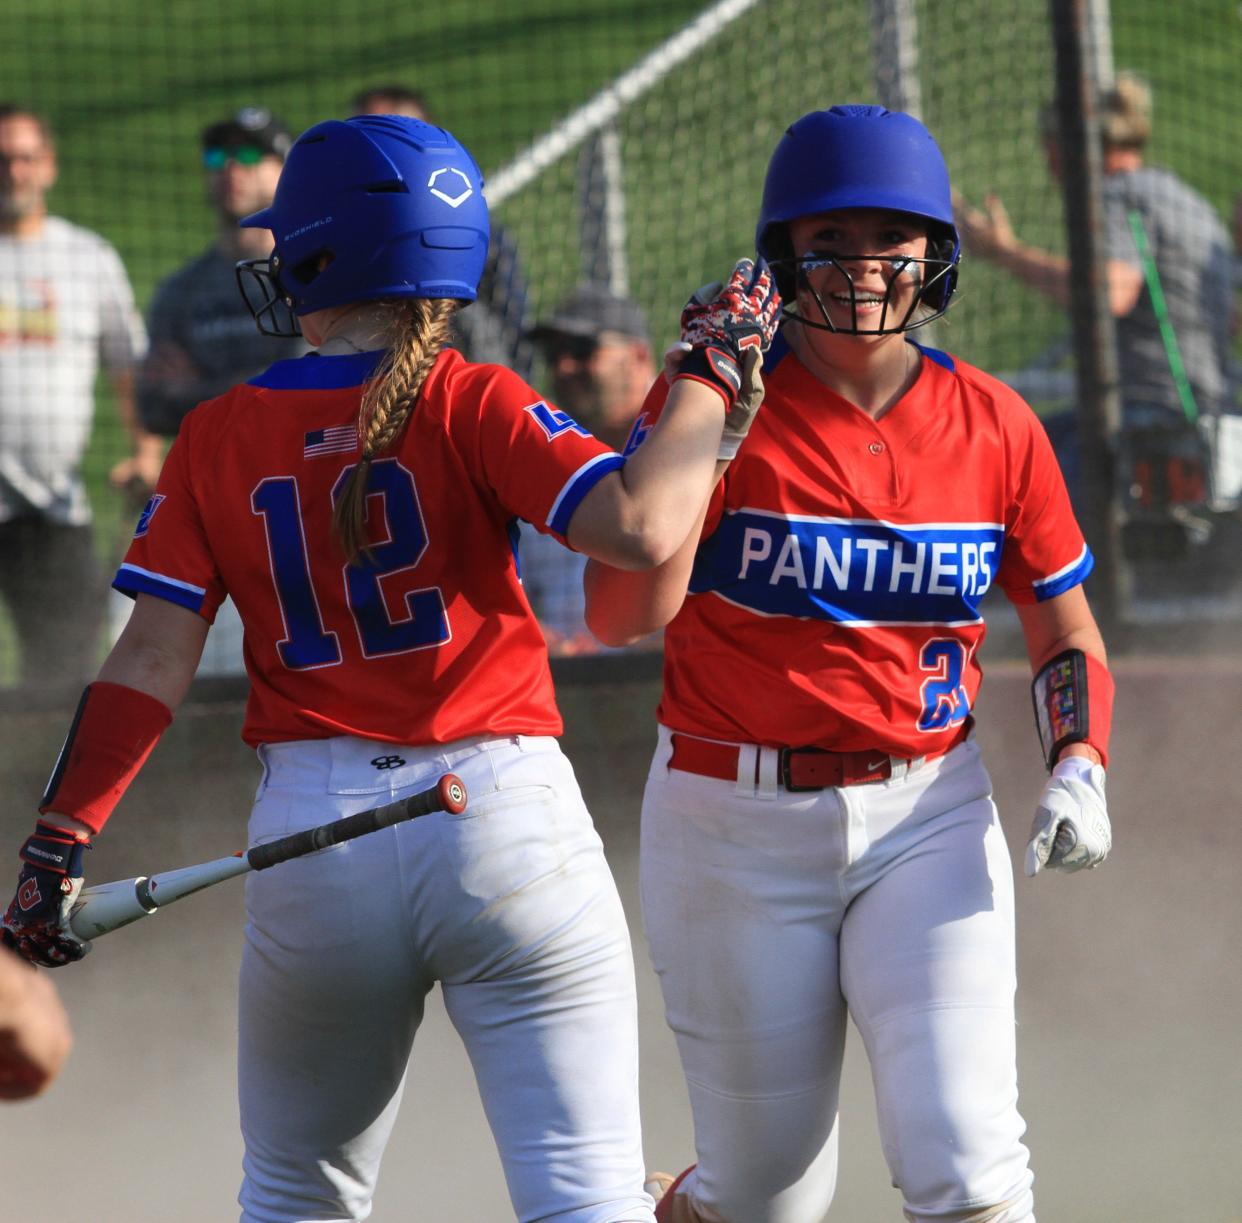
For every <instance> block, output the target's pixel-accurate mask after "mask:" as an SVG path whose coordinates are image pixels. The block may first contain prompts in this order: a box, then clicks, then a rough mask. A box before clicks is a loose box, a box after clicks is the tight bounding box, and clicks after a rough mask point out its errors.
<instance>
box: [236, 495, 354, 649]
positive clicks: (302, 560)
mask: <svg viewBox="0 0 1242 1223" xmlns="http://www.w3.org/2000/svg"><path fill="white" fill-rule="evenodd" d="M250 506H251V508H252V509H253V510H254V512H255V513H256V514H262V515H263V525H264V527H265V528H266V530H267V556H268V561H269V562H270V564H271V566H272V581H273V582H274V584H275V586H276V599H277V601H278V602H279V603H280V614H281V615H282V616H283V617H284V620H285V638H284V640H283V641H279V642H277V643H276V651H277V653H278V654H279V655H280V661H281V662H283V663H284V664H285V666H286V667H288V668H289V669H290V670H293V671H302V670H306V669H308V668H310V667H330V666H332V665H334V664H335V663H338V662H340V661H341V645H340V642H339V641H338V640H337V636H336V634H335V633H330V632H328V630H327V629H325V628H324V624H323V615H322V614H321V613H320V611H319V599H318V597H317V596H316V595H315V587H314V586H313V585H312V584H311V575H310V562H309V560H308V559H307V552H306V536H305V535H304V534H303V533H302V502H301V499H300V498H299V496H298V482H297V481H296V480H295V479H294V478H293V477H292V476H273V477H272V478H271V479H267V480H263V481H262V482H261V483H260V484H259V485H258V486H257V487H256V488H255V490H254V492H252V493H251V494H250Z"/></svg>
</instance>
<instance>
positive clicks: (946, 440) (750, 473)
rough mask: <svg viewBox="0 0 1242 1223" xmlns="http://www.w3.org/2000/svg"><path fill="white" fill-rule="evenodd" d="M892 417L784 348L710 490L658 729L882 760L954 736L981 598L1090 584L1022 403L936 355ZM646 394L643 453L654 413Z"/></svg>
mask: <svg viewBox="0 0 1242 1223" xmlns="http://www.w3.org/2000/svg"><path fill="white" fill-rule="evenodd" d="M916 347H918V348H919V351H920V354H921V358H922V368H921V371H920V373H919V377H918V380H917V381H916V383H915V384H914V386H913V387H912V388H911V389H910V391H909V392H908V393H907V394H906V395H905V396H904V397H903V398H902V399H901V400H900V401H899V402H898V403H897V404H896V405H894V407H893V408H891V409H890V410H889V411H888V412H887V413H885V415H884V417H883V418H882V419H881V420H879V421H876V420H873V419H872V418H871V417H870V416H868V415H867V414H866V413H865V412H862V411H861V410H860V409H858V408H857V407H855V406H854V405H853V404H850V403H848V402H847V401H846V400H844V399H842V398H841V397H840V396H838V395H836V394H834V393H833V392H832V391H830V390H829V389H828V388H827V387H825V386H824V385H823V384H822V383H820V382H819V381H818V380H817V379H816V378H815V377H814V376H813V375H812V374H811V373H809V372H808V371H807V369H806V367H805V366H803V365H802V363H801V362H800V361H799V360H798V358H797V357H796V356H795V355H794V354H793V353H792V352H791V351H790V350H789V348H788V346H787V344H786V343H785V340H784V337H783V336H779V335H778V337H777V340H776V342H775V343H774V344H773V346H772V349H771V351H770V352H769V353H768V355H767V359H766V361H765V369H764V382H765V385H766V388H767V394H766V398H765V401H764V406H763V408H762V409H761V411H760V412H759V415H758V416H757V418H756V419H755V423H754V426H753V427H752V429H751V431H750V434H749V436H748V437H747V439H746V441H745V442H744V443H743V444H742V447H741V450H740V451H739V453H738V456H737V458H736V459H734V461H733V463H732V464H731V465H730V467H729V469H728V471H727V472H726V473H725V476H724V478H723V480H722V481H721V482H720V483H719V484H718V485H717V487H716V490H715V493H714V494H713V500H712V503H711V506H710V508H709V512H708V517H707V522H706V524H705V526H704V529H703V537H702V540H701V542H700V544H699V548H698V552H697V555H696V558H695V564H694V571H693V576H692V578H691V582H690V593H689V595H688V597H687V599H686V602H685V604H684V605H683V607H682V609H681V611H680V612H679V613H678V615H677V617H676V618H675V619H674V620H673V622H672V623H671V624H670V625H669V626H668V628H667V629H666V631H665V638H664V651H665V661H664V693H663V697H662V699H661V701H660V707H659V717H660V721H661V722H663V723H664V724H665V725H667V726H669V727H671V728H672V729H673V730H678V731H683V732H685V733H688V734H693V735H698V736H701V737H703V738H708V739H719V740H724V741H728V742H739V743H759V744H763V745H765V746H769V747H819V748H825V749H829V750H834V751H865V750H870V749H877V750H880V751H884V752H887V753H888V754H890V755H894V756H900V757H916V756H922V755H932V754H936V753H937V752H938V751H940V750H943V749H945V748H947V747H949V746H952V744H953V743H954V742H955V741H956V740H957V739H958V738H960V736H961V734H962V732H963V730H964V725H963V724H964V723H965V721H966V718H967V717H968V716H969V714H970V711H971V709H972V707H973V705H974V702H975V698H976V696H977V694H978V691H979V685H980V681H981V679H982V670H981V668H980V665H979V661H978V657H977V654H978V649H979V646H980V645H981V644H982V642H983V638H984V635H985V632H986V629H985V626H984V622H983V617H982V615H981V614H980V610H979V605H980V602H981V600H982V599H983V596H984V595H985V594H986V593H987V591H988V590H989V589H990V588H991V587H992V586H993V584H996V585H998V586H999V587H1000V588H1001V589H1002V590H1003V591H1004V592H1005V594H1006V595H1007V596H1008V598H1009V599H1010V600H1012V601H1013V602H1015V603H1033V602H1035V601H1038V600H1044V599H1050V598H1054V597H1055V596H1057V595H1060V594H1063V593H1064V592H1065V591H1067V590H1069V589H1071V588H1072V587H1073V586H1076V585H1077V584H1079V583H1080V582H1082V581H1083V580H1084V579H1085V578H1086V576H1087V574H1088V573H1090V571H1091V567H1092V558H1091V553H1090V551H1089V550H1088V548H1087V545H1086V543H1085V542H1084V540H1083V536H1082V532H1081V530H1080V529H1079V527H1078V524H1077V522H1076V521H1075V519H1074V514H1073V511H1072V509H1071V508H1070V501H1069V496H1068V494H1067V492H1066V489H1065V482H1064V480H1063V479H1062V476H1061V472H1060V468H1059V467H1058V465H1057V462H1056V459H1055V457H1054V455H1053V452H1052V448H1051V446H1050V445H1049V442H1048V439H1047V436H1046V434H1045V432H1044V429H1043V427H1042V426H1041V425H1040V423H1039V420H1038V418H1037V417H1036V416H1035V414H1034V413H1033V412H1032V411H1031V409H1030V407H1028V405H1027V404H1026V403H1025V402H1024V401H1023V400H1022V399H1021V398H1020V397H1019V396H1018V395H1017V394H1016V393H1015V392H1013V391H1012V390H1010V389H1009V388H1008V387H1007V386H1005V385H1004V384H1003V383H1001V382H1000V381H998V380H997V379H995V378H992V377H990V376H989V375H987V374H985V373H983V372H982V371H980V370H978V369H975V368H973V367H971V366H969V365H967V364H965V363H964V362H962V361H959V360H957V359H956V358H954V357H952V356H950V355H948V354H947V353H943V352H939V351H938V350H935V349H930V348H924V347H921V346H918V345H916ZM666 394H667V386H666V384H665V381H664V379H663V378H661V379H659V380H658V381H657V383H656V385H655V386H654V387H653V388H652V390H651V392H650V394H649V396H648V400H647V403H646V404H645V405H644V411H643V414H642V416H641V417H640V419H639V422H638V427H637V428H636V431H635V434H636V436H635V437H634V439H633V440H634V442H638V441H640V440H641V433H642V430H643V429H644V428H646V427H647V426H649V425H650V423H652V422H653V421H654V420H655V419H656V418H657V417H658V415H659V412H660V410H661V408H662V406H663V403H664V398H665V396H666Z"/></svg>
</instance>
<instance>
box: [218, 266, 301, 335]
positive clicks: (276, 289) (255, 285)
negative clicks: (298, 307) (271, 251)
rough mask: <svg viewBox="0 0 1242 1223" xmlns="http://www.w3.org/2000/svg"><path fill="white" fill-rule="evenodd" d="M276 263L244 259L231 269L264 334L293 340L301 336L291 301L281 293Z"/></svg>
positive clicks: (247, 305)
mask: <svg viewBox="0 0 1242 1223" xmlns="http://www.w3.org/2000/svg"><path fill="white" fill-rule="evenodd" d="M278 266H279V260H277V259H276V258H275V257H274V256H273V257H272V258H269V259H243V260H241V261H240V262H239V263H238V264H237V265H236V267H235V269H234V274H235V275H236V277H237V288H238V290H239V291H240V292H241V295H242V301H244V302H245V303H246V309H247V310H249V311H250V314H251V317H253V319H254V321H255V323H256V325H257V326H258V328H259V331H260V332H262V334H263V335H270V336H278V337H283V338H286V339H292V338H293V337H294V336H300V335H301V334H302V327H301V325H300V324H299V323H298V317H297V315H296V314H294V313H293V302H292V299H291V298H290V297H288V296H287V295H286V294H284V293H283V292H282V291H281V287H280V278H279V276H278V275H277V267H278Z"/></svg>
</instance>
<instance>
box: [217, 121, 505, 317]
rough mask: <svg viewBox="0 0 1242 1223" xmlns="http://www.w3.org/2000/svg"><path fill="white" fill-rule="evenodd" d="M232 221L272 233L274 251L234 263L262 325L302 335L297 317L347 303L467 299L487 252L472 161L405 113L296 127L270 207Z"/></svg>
mask: <svg viewBox="0 0 1242 1223" xmlns="http://www.w3.org/2000/svg"><path fill="white" fill-rule="evenodd" d="M459 167H460V168H459ZM420 183H422V184H424V186H423V189H422V190H419V186H418V184H420ZM445 205H448V207H449V208H451V209H452V210H453V216H452V219H451V224H448V225H446V224H445V221H446V220H447V219H448V218H447V217H446V214H445V212H444V207H445ZM239 223H240V224H241V225H242V226H244V227H246V228H249V229H268V230H271V232H272V234H273V236H274V237H275V240H276V245H275V249H274V250H273V251H272V254H271V257H270V258H269V259H243V260H242V261H241V262H240V263H239V264H238V265H237V281H238V285H239V287H240V288H241V291H242V295H243V297H244V298H245V301H246V305H247V306H248V307H249V309H250V312H251V313H252V314H253V315H254V317H255V321H256V323H257V324H258V326H259V330H260V331H262V332H264V333H265V334H268V335H297V334H298V330H299V326H298V321H297V320H298V318H299V317H301V316H302V315H304V314H311V313H314V312H315V311H317V310H326V309H329V308H330V307H333V306H341V305H345V304H347V303H349V302H356V301H369V300H381V299H388V298H401V297H426V298H452V299H454V300H456V301H462V302H469V301H474V299H475V297H476V296H477V295H478V286H479V277H480V276H482V274H483V265H484V263H485V262H486V260H487V243H488V232H489V224H488V216H487V200H486V198H485V197H484V195H483V175H482V173H481V172H480V170H479V168H478V165H477V164H476V163H475V161H474V159H473V158H472V157H471V156H470V153H469V151H468V150H467V149H466V148H464V147H463V146H462V145H461V144H459V143H458V142H457V141H456V140H455V139H454V138H453V137H452V136H451V135H450V134H449V133H448V132H446V131H444V130H443V129H442V128H438V127H432V126H430V125H429V124H427V123H423V122H422V121H421V120H418V119H410V118H406V117H404V116H400V115H357V116H355V117H354V118H352V119H347V120H340V119H327V120H325V121H324V122H323V123H317V124H316V125H315V126H314V127H312V128H310V129H308V130H307V131H305V132H303V133H302V135H301V136H299V137H298V139H297V141H296V143H295V144H294V145H293V147H292V148H291V149H290V150H289V156H288V157H287V158H285V164H284V167H283V168H282V169H281V172H280V181H279V182H278V183H277V184H276V195H275V198H274V199H273V200H272V203H271V205H270V206H269V207H267V208H264V209H262V210H261V211H259V212H256V213H253V214H252V215H250V216H248V217H243V218H242V219H241V221H240V222H239Z"/></svg>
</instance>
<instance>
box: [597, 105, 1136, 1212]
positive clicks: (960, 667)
mask: <svg viewBox="0 0 1242 1223" xmlns="http://www.w3.org/2000/svg"><path fill="white" fill-rule="evenodd" d="M756 241H757V245H758V248H759V250H760V252H761V253H762V254H763V255H764V256H766V257H767V259H768V260H769V262H770V266H771V267H772V269H773V272H774V274H775V275H776V277H777V281H778V285H780V286H781V292H782V298H783V299H784V303H785V315H784V321H783V323H782V326H781V328H780V331H779V333H778V334H777V337H776V339H775V341H774V342H773V344H772V346H771V349H770V350H769V351H768V353H767V357H766V360H765V362H764V368H763V381H764V384H765V388H766V396H765V400H764V407H763V411H762V412H761V413H760V414H759V416H758V417H757V418H756V422H755V428H754V429H752V430H751V431H750V432H749V434H748V435H747V437H746V439H745V440H744V441H743V442H742V443H741V445H740V447H739V449H738V452H737V457H736V458H735V460H734V461H733V463H732V464H730V466H729V469H728V471H726V472H725V473H724V476H723V478H722V479H721V481H720V483H719V484H718V485H717V487H716V489H715V490H714V492H713V495H712V498H711V500H710V502H709V504H708V507H707V512H706V515H705V516H704V519H703V526H702V529H701V531H700V532H698V533H696V534H695V535H693V536H692V537H691V538H690V539H689V540H687V542H686V544H685V545H684V546H683V548H682V549H681V550H680V551H679V553H678V555H677V556H676V557H675V558H674V559H673V560H671V561H670V562H668V563H667V564H666V565H664V566H662V567H661V568H660V569H659V570H656V571H653V572H650V573H629V574H627V573H621V572H620V571H618V570H615V569H608V568H606V567H604V566H601V565H598V564H596V563H594V562H592V563H589V564H588V566H587V569H586V579H585V587H586V592H587V623H588V625H589V626H590V627H591V628H592V630H593V631H595V632H596V634H597V635H598V636H599V637H600V639H601V640H602V641H603V642H604V643H605V644H607V645H611V646H623V645H626V644H628V643H629V642H630V641H633V640H635V639H637V638H639V637H641V636H643V635H645V634H646V633H649V632H652V631H654V630H656V629H659V628H661V627H663V628H664V690H663V694H662V696H661V700H660V705H659V709H658V713H657V717H658V720H659V723H660V725H659V728H658V735H657V747H656V751H655V754H654V757H653V760H652V764H651V769H650V772H649V774H648V778H647V785H646V789H645V793H644V798H643V809H642V838H641V853H640V877H641V882H642V900H643V924H644V929H645V931H646V935H647V940H648V943H649V946H650V950H651V959H652V963H653V965H654V966H655V969H656V971H657V973H658V974H659V977H660V985H661V989H662V991H663V995H664V1005H665V1014H666V1016H667V1019H668V1023H669V1026H670V1027H671V1028H672V1029H673V1031H674V1032H675V1034H676V1037H677V1045H678V1051H679V1053H680V1056H681V1061H682V1068H683V1071H684V1075H685V1080H686V1084H687V1089H688V1094H689V1098H690V1105H691V1109H692V1112H693V1116H694V1145H695V1153H696V1157H697V1164H696V1166H695V1167H693V1168H691V1169H687V1170H686V1171H685V1172H684V1173H683V1174H682V1175H681V1176H680V1177H679V1178H677V1179H676V1180H674V1179H673V1178H671V1177H656V1178H653V1180H657V1181H659V1182H660V1185H658V1186H657V1188H659V1187H661V1186H663V1193H662V1196H661V1197H660V1200H659V1204H658V1206H657V1208H656V1219H657V1223H819V1221H820V1220H821V1219H822V1218H823V1217H824V1215H825V1213H826V1212H827V1211H828V1209H829V1206H830V1204H831V1202H832V1197H833V1192H834V1189H835V1181H836V1173H837V1131H838V1097H839V1090H840V1076H841V1067H842V1056H843V1052H844V1047H845V1038H846V1030H847V1020H848V1019H850V1018H852V1020H853V1021H854V1024H855V1026H856V1027H857V1029H858V1031H859V1032H860V1033H861V1035H862V1039H863V1041H864V1043H865V1045H866V1050H867V1055H868V1058H869V1061H870V1066H871V1073H872V1079H873V1083H874V1087H875V1098H876V1116H877V1120H878V1123H879V1128H880V1137H881V1141H882V1144H883V1148H884V1153H885V1156H886V1158H887V1160H888V1164H889V1168H890V1172H891V1175H892V1180H893V1183H894V1185H896V1186H897V1187H898V1188H899V1189H900V1191H901V1194H902V1199H903V1202H902V1206H903V1209H904V1212H905V1216H906V1218H907V1219H909V1220H910V1221H911V1223H1034V1217H1035V1216H1034V1196H1033V1191H1032V1174H1031V1170H1030V1167H1029V1160H1028V1153H1027V1149H1026V1147H1025V1145H1024V1143H1023V1142H1022V1135H1023V1130H1024V1123H1023V1120H1022V1117H1021V1115H1020V1113H1019V1111H1018V1088H1017V1059H1016V1048H1015V1031H1014V1029H1015V1024H1014V993H1015V987H1016V973H1015V938H1014V905H1013V878H1012V868H1011V866H1010V860H1009V852H1008V849H1007V847H1006V844H1005V836H1004V832H1003V830H1002V828H1001V825H1000V822H999V818H998V813H997V810H996V807H995V804H994V803H993V801H992V785H991V781H990V778H989V776H988V772H987V769H986V767H985V765H984V762H983V760H982V756H981V753H980V749H979V744H978V743H977V741H976V740H975V737H974V734H973V718H974V714H973V710H974V708H975V704H976V698H977V696H978V692H979V688H980V684H981V681H982V670H981V667H980V663H979V657H978V655H979V651H980V649H981V647H982V645H983V642H984V636H985V632H986V629H985V625H984V620H983V615H982V609H981V602H982V600H983V598H984V596H985V594H986V593H987V591H988V590H989V589H990V588H991V587H992V586H999V587H1000V588H1001V589H1002V591H1003V592H1004V593H1005V595H1006V596H1007V597H1008V598H1009V600H1010V601H1011V602H1012V603H1013V604H1014V605H1015V608H1016V611H1017V614H1018V618H1019V620H1020V622H1021V625H1022V629H1023V633H1024V635H1025V639H1026V646H1027V650H1028V653H1029V655H1030V658H1031V661H1032V664H1033V673H1034V686H1033V693H1034V699H1035V708H1036V712H1037V723H1038V736H1039V741H1040V744H1041V746H1042V747H1043V750H1044V755H1045V760H1046V763H1047V765H1048V768H1049V769H1050V770H1051V771H1052V776H1051V778H1050V779H1049V780H1048V782H1047V783H1046V785H1045V787H1044V790H1043V792H1042V794H1041V795H1040V797H1039V799H1038V802H1037V806H1036V817H1035V820H1034V822H1033V826H1032V831H1031V838H1030V842H1029V844H1028V847H1027V855H1026V866H1027V871H1028V873H1031V874H1034V873H1036V872H1038V871H1039V870H1041V869H1044V868H1045V867H1052V868H1054V869H1058V868H1059V869H1064V870H1078V869H1081V868H1084V867H1092V866H1095V865H1098V864H1099V863H1100V862H1101V861H1103V859H1104V857H1105V855H1106V854H1107V853H1108V851H1109V847H1110V845H1111V832H1110V829H1109V822H1108V815H1107V811H1106V805H1105V799H1104V767H1103V766H1104V764H1105V763H1106V753H1107V747H1108V732H1109V717H1110V710H1111V701H1112V680H1111V678H1110V677H1109V674H1108V670H1107V667H1106V664H1105V651H1104V645H1103V642H1102V640H1101V638H1100V633H1099V630H1098V628H1097V627H1096V624H1095V621H1094V619H1093V617H1092V615H1091V612H1090V609H1089V607H1088V604H1087V601H1086V597H1085V595H1084V594H1083V589H1082V583H1083V581H1084V580H1085V579H1086V577H1087V576H1088V574H1089V573H1090V571H1091V567H1092V559H1091V554H1090V550H1089V549H1088V548H1087V546H1086V543H1085V541H1084V539H1083V536H1082V532H1081V530H1080V529H1079V526H1078V524H1077V522H1076V521H1075V520H1074V516H1073V512H1072V510H1071V507H1070V503H1069V498H1068V495H1067V493H1066V490H1065V484H1064V481H1063V479H1062V478H1061V474H1060V471H1059V469H1058V467H1057V464H1056V461H1055V458H1054V456H1053V454H1052V449H1051V447H1050V445H1049V443H1048V439H1047V437H1046V435H1045V433H1044V430H1043V428H1042V426H1041V424H1040V422H1039V420H1038V419H1037V418H1036V416H1035V414H1034V413H1033V412H1032V411H1031V409H1030V408H1029V406H1028V405H1027V404H1025V403H1024V402H1023V401H1022V400H1021V399H1020V398H1019V397H1018V396H1017V395H1016V394H1015V393H1014V392H1013V391H1012V390H1011V389H1010V388H1009V387H1007V386H1005V385H1004V384H1003V383H1001V382H1000V381H998V380H997V379H995V378H993V377H990V376H989V375H988V374H987V373H985V372H984V371H982V370H980V369H977V368H974V367H972V366H970V365H969V364H967V363H966V362H965V361H963V360H961V359H960V358H959V357H957V356H955V355H952V354H950V353H947V352H941V351H939V350H936V349H933V348H931V347H928V346H925V345H921V344H917V343H916V342H915V341H914V339H913V338H912V337H911V335H910V334H909V333H911V332H914V333H915V334H916V335H917V334H920V333H918V332H917V331H915V329H916V328H917V327H919V326H921V325H922V324H923V323H925V322H927V321H928V320H930V319H932V318H936V317H938V316H939V315H940V314H942V313H943V312H944V310H945V308H946V307H947V306H948V305H949V302H950V300H951V299H952V295H953V292H954V278H955V275H956V270H957V258H958V245H957V232H956V228H955V226H954V223H953V214H952V209H951V204H950V194H949V178H948V174H947V172H946V170H945V165H944V160H943V158H942V157H941V155H940V151H939V149H938V148H937V147H936V144H935V141H934V140H933V139H932V137H931V135H930V134H929V133H928V131H927V129H926V128H925V127H924V126H923V125H922V124H921V123H920V122H918V120H916V119H914V118H913V117H912V116H910V115H904V114H898V113H895V112H892V111H888V110H885V109H883V108H881V107H877V106H838V107H833V108H832V109H830V110H826V111H819V112H816V113H814V114H809V115H805V116H803V117H802V118H800V119H799V120H798V121H797V122H795V123H794V124H793V125H792V126H791V127H790V128H789V129H788V131H787V132H786V133H785V135H784V136H783V138H782V139H781V141H780V143H779V144H778V145H777V147H776V150H775V151H774V153H773V155H772V158H771V165H770V169H769V171H768V177H767V183H766V186H765V190H764V194H763V204H762V209H761V212H760V216H759V220H758V230H757V235H756ZM663 393H664V388H663V387H662V386H657V387H656V388H654V389H653V391H652V393H651V395H650V396H649V398H648V400H647V403H646V404H645V405H644V415H645V418H646V421H645V423H648V424H649V423H650V422H651V421H653V420H655V421H658V420H659V414H660V408H661V403H662V395H663Z"/></svg>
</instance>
